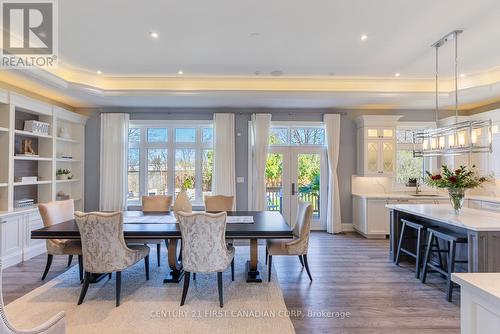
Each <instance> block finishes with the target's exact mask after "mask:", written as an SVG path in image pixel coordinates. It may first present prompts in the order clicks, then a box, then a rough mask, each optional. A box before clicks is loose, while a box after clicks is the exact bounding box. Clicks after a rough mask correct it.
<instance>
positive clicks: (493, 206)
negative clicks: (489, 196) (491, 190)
mask: <svg viewBox="0 0 500 334" xmlns="http://www.w3.org/2000/svg"><path fill="white" fill-rule="evenodd" d="M481 208H482V209H483V210H487V211H496V212H500V204H499V203H493V202H482V203H481Z"/></svg>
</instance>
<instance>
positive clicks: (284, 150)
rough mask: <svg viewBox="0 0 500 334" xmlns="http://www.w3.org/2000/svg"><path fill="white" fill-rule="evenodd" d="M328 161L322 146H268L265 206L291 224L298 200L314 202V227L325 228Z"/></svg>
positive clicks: (294, 217) (295, 218) (292, 223)
mask: <svg viewBox="0 0 500 334" xmlns="http://www.w3.org/2000/svg"><path fill="white" fill-rule="evenodd" d="M327 178H328V174H327V165H326V152H325V149H324V148H323V147H308V146H271V147H270V148H269V153H268V157H267V163H266V196H267V209H268V210H270V211H280V212H281V213H282V214H283V217H284V218H285V219H286V220H287V221H288V222H289V223H290V225H291V226H294V224H295V222H296V220H297V205H298V201H299V200H303V201H306V202H310V203H311V204H312V205H313V222H312V228H313V229H325V227H326V224H325V221H326V210H325V209H326V201H327V191H326V184H327Z"/></svg>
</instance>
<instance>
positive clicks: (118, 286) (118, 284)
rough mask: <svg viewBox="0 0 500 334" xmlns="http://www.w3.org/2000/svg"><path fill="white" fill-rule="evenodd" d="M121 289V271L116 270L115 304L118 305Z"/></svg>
mask: <svg viewBox="0 0 500 334" xmlns="http://www.w3.org/2000/svg"><path fill="white" fill-rule="evenodd" d="M121 290H122V272H121V271H117V272H116V306H117V307H118V306H120V293H121Z"/></svg>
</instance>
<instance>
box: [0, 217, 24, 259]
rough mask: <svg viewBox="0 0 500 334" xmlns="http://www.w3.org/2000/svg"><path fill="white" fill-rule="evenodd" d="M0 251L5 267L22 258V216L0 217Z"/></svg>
mask: <svg viewBox="0 0 500 334" xmlns="http://www.w3.org/2000/svg"><path fill="white" fill-rule="evenodd" d="M0 222H1V225H0V233H1V242H2V245H1V252H2V254H1V255H2V261H3V263H4V265H5V267H8V266H11V265H13V264H16V263H19V262H21V261H22V259H23V216H22V215H19V216H10V217H7V218H0Z"/></svg>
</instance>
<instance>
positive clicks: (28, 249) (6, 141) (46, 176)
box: [0, 89, 87, 266]
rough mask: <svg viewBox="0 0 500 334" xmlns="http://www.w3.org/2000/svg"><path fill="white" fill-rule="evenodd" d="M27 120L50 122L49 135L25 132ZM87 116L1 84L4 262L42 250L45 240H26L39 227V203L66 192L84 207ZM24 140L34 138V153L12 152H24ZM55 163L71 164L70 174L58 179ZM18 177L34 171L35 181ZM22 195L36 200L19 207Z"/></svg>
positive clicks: (0, 201) (0, 197)
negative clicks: (22, 180)
mask: <svg viewBox="0 0 500 334" xmlns="http://www.w3.org/2000/svg"><path fill="white" fill-rule="evenodd" d="M27 120H37V121H41V122H46V123H49V124H50V130H49V134H48V135H43V134H37V133H32V132H29V131H24V122H25V121H27ZM86 121H87V118H86V117H84V116H81V115H78V114H75V113H73V112H70V111H67V110H64V109H62V108H60V107H56V106H52V105H50V104H47V103H44V102H40V101H37V100H35V99H32V98H28V97H25V96H22V95H19V94H17V93H13V92H8V91H5V90H1V89H0V222H1V224H0V240H2V241H5V240H8V241H9V242H3V244H2V243H0V258H1V259H2V260H3V263H4V265H5V266H10V265H13V264H16V263H19V262H21V261H23V260H25V259H27V258H30V257H32V256H35V255H38V254H40V253H42V252H44V251H45V243H44V242H36V241H33V240H31V239H30V234H31V230H33V229H35V228H39V227H41V226H43V223H42V221H41V218H40V215H39V214H38V210H37V205H38V203H44V202H49V201H54V200H56V198H57V194H58V193H60V192H64V194H66V195H69V197H70V198H72V199H74V200H75V208H76V209H77V210H83V208H84V201H83V198H84V158H85V156H84V149H85V148H84V143H85V123H86ZM62 128H64V129H65V130H66V131H61V129H62ZM61 134H64V136H62V135H61ZM66 136H67V137H68V138H66ZM23 139H30V140H32V146H33V149H34V150H35V153H36V154H37V155H38V156H33V157H30V156H20V155H16V154H21V153H22V152H21V147H22V140H23ZM62 155H65V156H71V157H72V159H64V158H61V156H62ZM59 168H62V169H69V170H70V171H71V173H72V174H73V178H72V179H71V180H57V178H56V171H57V169H59ZM22 176H37V177H38V181H36V182H32V183H21V182H15V180H16V177H22ZM25 198H32V199H33V200H34V202H35V204H34V205H33V206H31V207H22V208H17V207H16V206H15V203H16V200H20V199H25Z"/></svg>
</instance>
